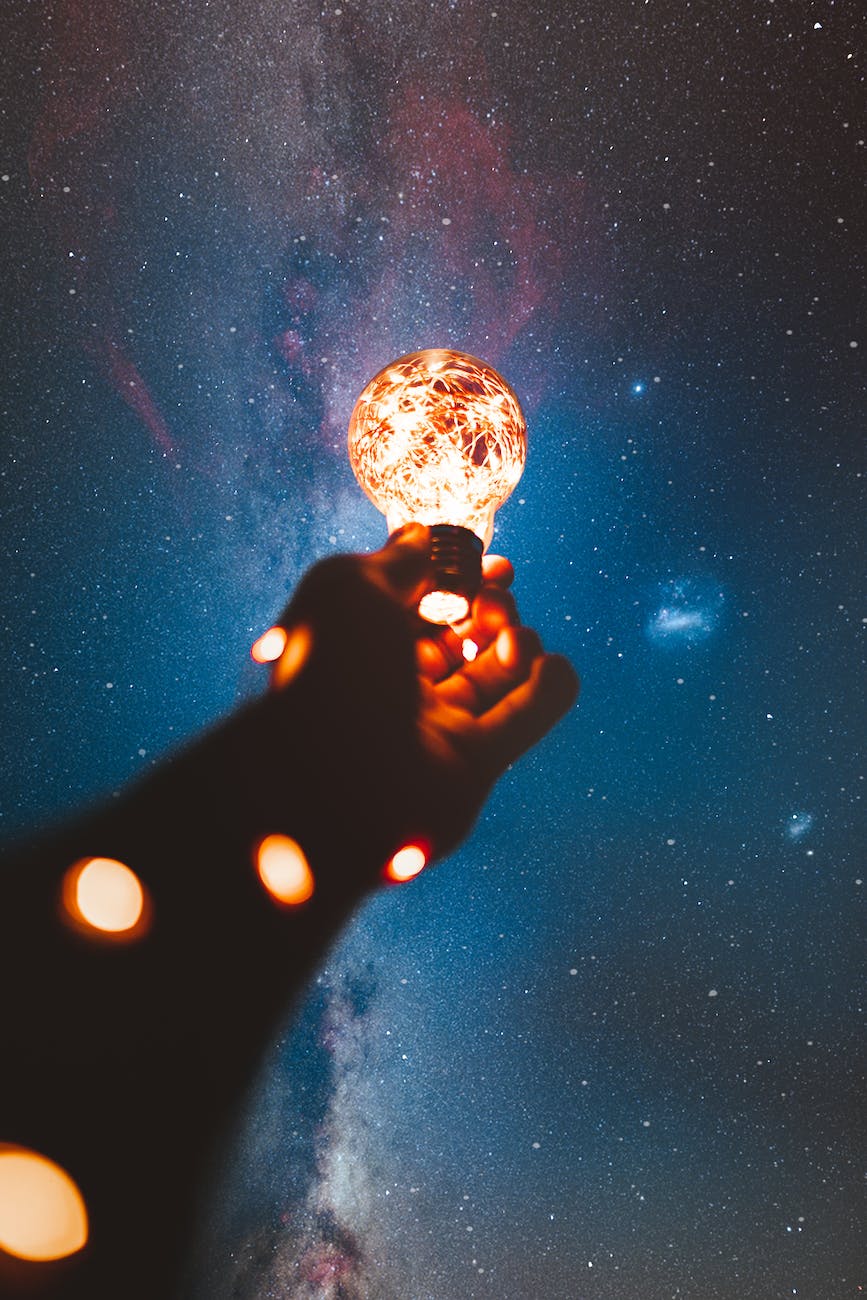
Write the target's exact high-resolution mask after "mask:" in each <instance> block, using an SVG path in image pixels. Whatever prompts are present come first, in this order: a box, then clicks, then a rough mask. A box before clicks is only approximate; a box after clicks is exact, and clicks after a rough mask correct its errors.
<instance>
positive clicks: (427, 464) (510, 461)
mask: <svg viewBox="0 0 867 1300" xmlns="http://www.w3.org/2000/svg"><path fill="white" fill-rule="evenodd" d="M526 454H527V426H526V423H525V421H524V416H523V413H522V411H521V407H520V405H519V403H518V399H517V397H516V396H515V394H514V392H513V391H512V389H511V388H510V387H509V385H508V384H507V383H506V381H505V380H504V379H503V377H502V376H501V375H499V374H498V373H497V371H496V370H494V368H493V367H492V366H489V365H488V364H487V363H486V362H484V361H480V360H479V359H478V358H477V357H472V356H470V355H469V354H468V353H465V352H454V351H451V350H450V349H447V348H430V349H427V350H426V351H423V352H412V353H410V354H409V355H407V356H405V357H400V358H399V359H398V360H397V361H393V362H392V363H391V365H388V366H386V367H385V369H384V370H381V371H380V372H379V374H378V375H376V376H375V377H374V378H373V379H371V381H370V383H369V384H368V385H367V386H366V387H365V389H364V391H363V392H362V393H361V396H360V397H359V399H358V401H357V402H356V404H355V409H354V410H353V412H352V418H351V419H350V423H349V459H350V462H351V464H352V468H353V470H354V472H355V476H356V478H357V479H358V481H359V483H360V484H361V486H362V488H363V489H364V491H365V492H366V493H367V495H368V497H369V498H370V500H371V501H372V502H373V504H374V505H375V506H376V507H377V508H378V509H379V510H381V511H382V512H383V514H384V515H385V516H386V520H387V522H388V529H389V532H394V530H395V529H396V528H400V527H402V526H403V525H404V524H408V523H420V524H426V525H428V526H430V527H435V526H440V525H448V526H452V527H455V528H462V529H466V530H469V532H471V533H473V534H475V536H476V537H477V538H478V539H479V541H480V542H481V549H483V548H485V547H487V545H488V544H489V542H490V540H491V536H492V534H493V530H494V511H495V510H496V509H497V508H498V506H500V505H502V503H503V502H504V501H505V500H506V498H507V497H508V496H509V495H510V493H511V492H512V491H513V489H514V488H515V486H516V484H517V482H518V480H519V479H520V477H521V474H522V472H523V469H524V462H525V460H526ZM449 594H451V593H450V591H449V589H448V588H446V590H445V591H444V592H431V593H429V595H428V596H427V597H425V602H427V604H428V607H429V611H433V610H434V609H435V610H436V614H433V613H431V612H428V613H425V610H424V608H421V609H420V612H421V613H423V614H425V616H426V617H431V618H432V620H433V621H436V622H443V623H444V622H455V621H459V619H460V618H461V617H462V616H464V615H465V614H466V612H467V608H468V606H467V602H466V600H464V601H463V611H462V612H461V611H456V610H455V609H452V610H451V616H449V602H448V601H446V602H443V601H442V600H431V599H430V597H434V596H435V597H442V596H448V595H449Z"/></svg>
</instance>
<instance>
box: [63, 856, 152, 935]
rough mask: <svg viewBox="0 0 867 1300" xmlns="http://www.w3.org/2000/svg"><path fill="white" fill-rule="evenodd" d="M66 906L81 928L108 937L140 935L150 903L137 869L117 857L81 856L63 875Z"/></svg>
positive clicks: (147, 920) (64, 903) (147, 916)
mask: <svg viewBox="0 0 867 1300" xmlns="http://www.w3.org/2000/svg"><path fill="white" fill-rule="evenodd" d="M62 900H63V907H64V910H65V913H66V916H67V918H68V919H70V920H72V921H73V922H74V923H75V924H76V925H77V927H78V928H79V929H81V930H84V931H85V933H88V934H90V935H91V936H93V935H94V934H96V935H98V936H100V937H105V938H107V939H120V940H127V939H137V938H139V937H140V936H141V935H142V934H143V933H144V932H145V930H146V929H147V927H148V923H149V920H150V907H149V903H148V898H147V895H146V893H145V890H144V886H143V885H142V883H141V881H140V880H139V878H138V876H137V875H136V874H135V872H134V871H131V870H130V868H129V867H128V866H126V864H125V863H123V862H118V861H117V859H116V858H82V859H81V860H80V861H79V862H76V863H74V864H73V865H72V866H71V867H70V868H69V870H68V871H67V873H66V875H65V876H64V878H63V889H62Z"/></svg>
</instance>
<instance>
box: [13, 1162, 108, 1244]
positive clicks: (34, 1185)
mask: <svg viewBox="0 0 867 1300" xmlns="http://www.w3.org/2000/svg"><path fill="white" fill-rule="evenodd" d="M87 1235H88V1225H87V1210H86V1208H85V1204H84V1198H83V1197H82V1195H81V1192H80V1191H79V1190H78V1188H77V1186H76V1185H75V1183H74V1182H73V1180H72V1179H71V1178H70V1176H69V1174H68V1173H67V1172H66V1171H65V1170H64V1169H61V1167H60V1165H57V1164H55V1163H54V1161H53V1160H49V1159H48V1158H47V1156H41V1155H38V1154H37V1152H35V1151H29V1150H27V1148H26V1147H18V1146H7V1145H0V1249H2V1250H5V1251H6V1253H7V1254H8V1255H15V1256H16V1257H17V1258H18V1259H32V1260H49V1259H63V1258H64V1257H65V1256H67V1255H74V1254H75V1252H76V1251H78V1250H81V1248H82V1246H84V1245H85V1243H86V1241H87Z"/></svg>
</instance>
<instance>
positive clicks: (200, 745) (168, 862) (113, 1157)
mask: <svg viewBox="0 0 867 1300" xmlns="http://www.w3.org/2000/svg"><path fill="white" fill-rule="evenodd" d="M428 555H429V545H428V531H427V530H426V529H424V528H421V527H420V526H417V525H411V526H409V527H408V528H406V529H404V530H402V531H401V532H400V533H398V534H397V535H396V536H395V537H393V538H392V539H391V540H390V541H389V542H388V544H387V545H386V546H385V547H384V548H383V549H382V550H381V551H380V552H378V553H377V554H375V555H370V556H348V555H347V556H338V557H335V558H334V559H331V560H327V561H325V562H323V563H321V564H318V565H316V566H315V567H314V568H313V569H312V570H311V571H310V572H309V573H308V574H307V576H306V577H305V578H304V580H303V582H302V583H301V585H300V587H299V589H298V592H297V594H296V595H295V598H294V599H293V601H292V602H291V604H290V605H289V607H288V609H287V610H286V612H285V614H284V616H283V618H282V619H281V625H282V626H283V627H285V628H286V629H287V630H288V631H289V633H290V642H289V648H288V649H287V651H286V653H285V654H284V656H283V659H282V660H281V661H279V662H278V664H277V665H276V666H275V669H274V671H273V676H272V687H271V689H270V690H269V691H267V692H266V693H265V694H264V695H262V696H261V697H260V698H258V699H256V700H255V701H254V702H253V703H252V704H249V705H247V706H245V707H244V708H242V709H240V710H239V711H238V712H236V713H235V714H233V715H232V716H231V717H230V718H229V719H228V720H227V721H225V722H224V723H223V724H221V725H220V726H218V727H217V728H216V729H214V730H213V731H211V732H210V733H209V734H206V735H205V736H204V737H202V738H200V739H198V740H196V741H195V742H193V743H192V744H191V745H189V746H188V747H187V748H186V749H184V750H183V751H181V752H180V753H178V754H177V755H176V756H174V757H172V758H171V759H170V760H168V761H167V762H165V763H164V764H163V766H162V767H161V768H159V769H158V770H157V771H156V772H155V773H154V774H153V775H152V776H150V777H149V778H148V779H146V780H145V781H143V782H142V783H140V784H138V785H136V786H134V787H132V788H131V789H129V790H128V791H127V792H126V793H125V794H123V796H122V797H121V798H120V799H118V800H116V801H114V802H112V803H110V804H109V805H107V806H105V807H103V808H101V809H99V810H98V811H96V812H95V813H94V814H92V815H89V816H86V817H84V818H83V819H82V820H81V821H80V822H78V823H77V824H75V825H72V826H67V827H64V828H62V829H61V830H59V831H58V832H57V833H55V834H53V835H51V836H49V837H47V838H46V839H45V840H44V841H43V842H41V843H39V844H38V845H36V846H30V847H29V848H27V849H26V850H25V851H24V852H22V853H20V854H18V855H17V856H14V857H13V859H12V860H11V861H10V862H9V863H8V864H7V866H6V868H5V870H4V874H3V877H2V895H0V918H2V943H0V976H2V982H0V988H2V997H3V1012H2V1026H3V1058H2V1070H0V1078H2V1082H0V1089H2V1110H0V1115H2V1120H0V1123H2V1128H0V1140H2V1141H6V1142H13V1143H16V1144H20V1145H22V1146H25V1147H30V1148H33V1149H34V1150H36V1151H38V1152H41V1153H44V1154H45V1155H48V1156H50V1157H51V1158H52V1159H53V1160H56V1161H57V1162H58V1163H59V1164H60V1165H61V1166H63V1168H65V1169H66V1170H68V1171H69V1172H70V1174H71V1175H72V1176H73V1178H74V1179H75V1180H76V1182H77V1183H78V1185H79V1187H80V1189H81V1191H82V1193H83V1195H84V1198H85V1202H86V1204H87V1208H88V1213H89V1223H90V1233H89V1240H88V1243H87V1245H86V1246H85V1247H84V1249H83V1250H82V1251H80V1252H78V1253H77V1254H76V1255H74V1256H71V1257H69V1258H67V1259H65V1260H60V1261H56V1262H51V1263H39V1264H36V1263H32V1262H22V1261H18V1260H14V1259H12V1258H11V1257H10V1256H7V1255H3V1253H2V1252H0V1290H3V1292H4V1294H5V1293H10V1294H12V1295H18V1294H20V1295H28V1296H43V1297H44V1296H52V1297H53V1296H58V1297H59V1296H64V1297H71V1296H83V1297H84V1296H86V1297H89V1298H90V1300H98V1298H99V1297H109V1296H110V1297H112V1298H113V1300H116V1298H117V1297H120V1296H122V1297H124V1300H135V1298H136V1297H142V1298H144V1297H147V1300H157V1298H160V1300H162V1297H169V1296H171V1295H172V1294H173V1288H174V1280H175V1279H176V1277H177V1270H178V1266H179V1263H180V1261H181V1258H182V1255H183V1250H184V1246H185V1241H186V1238H187V1235H188V1232H189V1228H190V1222H191V1214H192V1210H193V1208H194V1205H195V1198H196V1188H197V1185H198V1184H199V1183H200V1182H201V1179H202V1176H203V1172H205V1173H206V1172H207V1161H208V1155H209V1151H211V1149H212V1148H213V1146H214V1144H215V1142H216V1141H217V1140H218V1139H219V1136H220V1133H221V1130H223V1129H224V1128H225V1126H226V1125H227V1123H228V1122H229V1121H230V1120H231V1116H232V1110H233V1106H234V1105H235V1104H236V1103H237V1101H238V1099H239V1096H240V1093H241V1091H242V1089H243V1088H244V1086H245V1085H246V1084H247V1083H248V1082H249V1080H250V1079H251V1077H252V1074H253V1072H254V1071H255V1068H256V1066H257V1063H258V1061H259V1059H260V1056H261V1054H262V1052H263V1050H264V1049H265V1047H266V1046H267V1044H268V1042H269V1039H270V1036H271V1034H272V1033H273V1031H274V1029H275V1027H276V1024H277V1021H278V1019H279V1018H280V1016H281V1015H282V1014H283V1013H285V1009H286V1006H287V1003H288V1002H289V1001H290V999H291V998H292V997H293V996H294V995H295V994H297V993H298V991H299V990H300V989H301V987H302V986H303V983H304V980H305V978H306V976H307V975H308V973H309V971H310V969H311V966H312V965H313V963H315V962H316V961H317V960H318V959H319V958H320V957H321V956H322V953H323V950H324V949H325V947H326V945H327V944H328V943H329V942H330V941H331V940H332V939H333V938H334V936H335V935H336V933H337V932H338V930H339V927H340V926H341V924H342V923H343V922H344V920H345V919H346V918H347V916H348V915H349V913H350V912H351V911H352V910H353V909H354V908H355V907H356V906H357V905H358V904H359V903H360V902H361V901H362V899H363V898H364V897H365V895H367V894H368V893H369V892H370V891H372V890H374V889H375V888H376V887H377V886H378V885H379V884H380V882H381V880H382V877H383V868H384V865H385V864H386V863H387V862H388V861H389V860H390V858H391V856H392V855H393V854H394V853H395V851H396V850H397V849H398V848H400V847H401V846H403V845H405V844H407V843H414V844H420V845H423V846H424V847H425V850H426V853H427V856H428V860H433V859H436V858H437V857H441V856H442V855H444V854H446V853H448V852H449V851H450V850H452V849H453V848H454V847H455V846H456V845H457V844H458V843H459V842H460V840H461V839H462V838H463V836H465V835H466V833H467V831H468V830H469V829H470V827H471V825H472V823H473V821H474V819H475V817H476V816H477V814H478V812H479V810H480V808H481V806H482V803H483V802H484V799H485V797H486V795H487V793H488V791H489V789H490V788H491V786H492V784H493V783H494V781H495V780H496V779H497V777H498V776H499V775H500V773H501V772H502V771H503V770H504V769H505V767H506V766H507V765H508V764H509V763H511V762H512V761H513V760H514V759H515V758H517V757H518V756H519V755H520V754H521V753H522V752H523V751H524V750H526V749H527V748H528V747H529V746H530V745H532V744H533V743H534V742H535V741H536V740H538V739H539V738H540V737H541V736H542V735H544V734H545V732H546V731H548V729H549V728H550V727H551V726H552V725H553V724H554V723H555V722H556V721H557V719H558V718H559V717H560V716H561V715H562V714H563V713H564V712H565V710H566V709H568V708H569V706H570V705H571V704H572V702H573V701H574V699H575V696H576V693H577V679H576V677H575V674H574V672H573V671H572V669H571V667H570V666H569V664H568V663H567V661H566V660H564V659H562V658H560V657H559V656H554V655H547V654H545V653H544V652H543V650H542V647H541V644H540V642H539V639H538V637H537V636H536V634H535V633H534V632H532V631H530V630H529V629H527V628H523V627H521V626H519V624H518V619H517V614H516V610H515V605H514V602H513V600H512V598H511V596H510V594H509V593H508V591H507V590H506V588H507V587H508V585H509V583H510V581H511V567H510V566H509V564H508V562H507V561H505V560H503V559H501V558H498V557H490V558H488V559H487V560H486V564H485V582H484V585H483V587H482V590H481V592H480V594H479V596H478V597H477V598H476V600H475V602H474V606H473V610H472V614H471V619H470V622H469V623H468V625H467V628H466V629H460V631H461V632H465V634H466V635H471V636H472V638H473V640H475V641H476V643H477V644H478V646H479V654H478V657H477V658H476V659H475V661H474V662H472V663H467V662H465V660H464V659H463V657H462V654H461V637H460V636H458V635H457V634H456V633H455V632H454V631H451V630H447V629H445V630H437V629H433V628H432V627H431V626H430V625H427V624H422V623H421V621H420V620H419V619H418V617H417V615H416V613H415V606H416V604H417V602H418V599H419V596H420V595H421V594H422V593H423V592H424V590H425V589H426V581H427V579H428V571H429V560H428ZM299 629H300V631H299ZM293 633H295V634H296V635H294V636H293V635H292V634H293ZM204 671H207V664H206V663H205V664H204ZM269 834H284V835H287V836H291V837H292V838H293V839H294V840H295V841H296V842H297V843H298V844H299V845H300V846H301V847H302V848H303V851H304V854H305V855H306V858H307V861H308V863H309V865H310V867H311V869H312V872H313V876H314V880H315V891H314V893H313V896H312V898H311V899H310V900H309V902H307V903H305V904H304V905H303V906H301V907H297V908H290V907H282V906H280V905H279V904H278V903H275V901H274V899H273V898H272V897H271V896H270V895H269V894H268V892H267V891H266V889H265V888H264V887H263V884H262V882H261V880H260V879H259V877H258V875H257V873H256V871H255V869H254V866H253V859H254V855H255V850H256V846H257V845H258V844H259V842H260V841H261V839H262V838H263V836H265V835H269ZM93 855H96V856H104V857H109V858H114V859H118V860H120V861H121V862H124V863H126V864H127V865H128V866H129V867H130V868H131V869H132V870H133V871H134V872H135V873H136V874H137V876H138V877H139V879H140V881H141V882H142V884H143V885H144V887H145V890H146V892H147V895H148V897H149V900H150V904H151V915H150V923H149V926H148V928H147V932H146V933H144V934H142V935H141V937H140V938H139V939H138V940H137V941H135V942H129V943H126V944H119V943H110V942H106V941H100V940H99V936H98V935H88V934H86V933H81V932H78V931H76V929H75V928H73V927H72V926H70V925H68V924H65V923H64V921H63V918H62V916H61V912H62V908H61V905H60V902H59V899H60V894H61V882H62V879H63V877H64V875H65V873H66V872H67V870H68V868H69V867H70V865H71V864H72V863H74V862H76V861H77V860H79V859H81V858H84V857H88V856H93Z"/></svg>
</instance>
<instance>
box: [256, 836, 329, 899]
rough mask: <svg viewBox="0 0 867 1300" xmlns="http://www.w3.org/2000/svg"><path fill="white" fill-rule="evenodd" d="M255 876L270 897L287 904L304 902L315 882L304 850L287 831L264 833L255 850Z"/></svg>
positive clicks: (310, 894)
mask: <svg viewBox="0 0 867 1300" xmlns="http://www.w3.org/2000/svg"><path fill="white" fill-rule="evenodd" d="M256 870H257V871H258V872H259V879H260V880H261V881H262V884H263V885H264V886H265V888H266V889H267V890H268V893H269V894H270V895H271V897H272V898H275V899H276V900H277V902H278V903H285V904H286V905H287V906H289V907H297V906H298V905H299V904H300V903H306V902H307V900H308V898H310V897H311V896H312V894H313V890H314V888H315V882H314V879H313V872H312V871H311V870H310V864H309V863H308V861H307V858H306V856H305V853H304V850H303V849H302V848H301V845H300V844H297V843H296V842H295V840H293V839H290V837H289V836H288V835H266V836H265V838H264V839H263V840H262V841H261V843H260V844H259V847H258V848H257V850H256Z"/></svg>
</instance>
